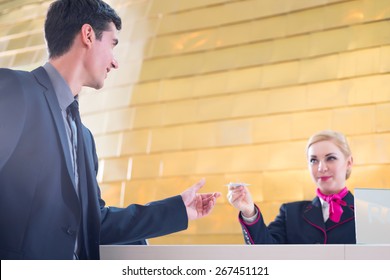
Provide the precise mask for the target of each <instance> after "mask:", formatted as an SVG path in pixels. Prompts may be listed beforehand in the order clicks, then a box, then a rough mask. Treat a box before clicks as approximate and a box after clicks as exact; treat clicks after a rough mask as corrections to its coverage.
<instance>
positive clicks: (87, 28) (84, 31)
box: [81, 23, 95, 47]
mask: <svg viewBox="0 0 390 280" xmlns="http://www.w3.org/2000/svg"><path fill="white" fill-rule="evenodd" d="M81 38H82V42H83V43H84V44H85V45H86V46H88V47H90V46H92V43H93V42H94V40H95V31H94V30H93V28H92V26H91V25H89V24H87V23H86V24H84V25H83V26H82V27H81Z"/></svg>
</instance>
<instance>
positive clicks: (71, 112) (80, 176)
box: [66, 100, 87, 195]
mask: <svg viewBox="0 0 390 280" xmlns="http://www.w3.org/2000/svg"><path fill="white" fill-rule="evenodd" d="M66 111H67V113H68V116H70V117H71V118H72V120H73V121H74V123H72V122H70V127H71V130H72V145H73V147H72V149H75V150H76V154H75V155H74V160H75V169H76V172H75V173H76V174H75V179H76V186H78V195H79V194H80V193H81V191H80V189H84V190H85V189H86V188H87V183H86V169H85V156H84V141H83V130H82V124H81V119H80V113H79V103H78V101H77V100H75V101H73V102H72V104H70V105H69V106H68V108H67V110H66ZM74 124H75V125H76V127H74ZM76 135H77V137H76Z"/></svg>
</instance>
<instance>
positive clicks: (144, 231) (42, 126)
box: [0, 67, 188, 259]
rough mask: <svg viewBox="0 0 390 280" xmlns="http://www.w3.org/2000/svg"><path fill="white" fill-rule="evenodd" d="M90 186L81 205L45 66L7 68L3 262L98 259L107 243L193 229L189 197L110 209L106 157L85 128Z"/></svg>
mask: <svg viewBox="0 0 390 280" xmlns="http://www.w3.org/2000/svg"><path fill="white" fill-rule="evenodd" d="M83 136H84V146H85V150H86V152H85V159H86V165H87V180H88V188H87V189H81V190H80V194H81V201H79V198H78V196H77V195H76V192H75V188H74V178H73V176H72V171H71V170H72V169H71V158H70V154H69V147H68V142H67V135H66V131H65V126H64V121H63V117H62V115H61V109H60V107H59V104H58V101H57V97H56V94H55V92H54V90H53V86H52V84H51V82H50V79H49V77H48V75H47V73H46V71H45V70H44V68H43V67H39V68H37V69H35V70H34V71H32V72H24V71H14V70H10V69H0V259H72V258H73V249H74V246H75V241H76V236H77V234H78V235H79V236H81V237H82V238H81V240H79V247H80V250H81V251H80V258H83V259H98V258H99V245H100V244H124V243H131V242H136V241H137V240H140V239H145V238H152V237H156V236H161V235H165V234H169V233H172V232H176V231H180V230H183V229H186V228H187V225H188V218H187V212H186V209H185V205H184V203H183V200H182V198H181V196H175V197H171V198H168V199H165V200H161V201H156V202H153V203H150V204H148V205H147V206H143V205H130V206H128V207H127V208H115V207H106V206H105V202H104V201H103V200H102V199H101V196H100V189H99V186H98V183H97V181H96V174H97V169H98V159H97V155H96V151H95V143H94V139H93V137H92V134H91V132H90V131H89V130H88V129H87V128H86V127H83Z"/></svg>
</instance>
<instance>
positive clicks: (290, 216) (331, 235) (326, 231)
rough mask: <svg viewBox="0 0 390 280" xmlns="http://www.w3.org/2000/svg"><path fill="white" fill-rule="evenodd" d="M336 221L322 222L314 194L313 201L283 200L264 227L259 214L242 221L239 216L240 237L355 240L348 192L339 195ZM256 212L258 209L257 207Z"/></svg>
mask: <svg viewBox="0 0 390 280" xmlns="http://www.w3.org/2000/svg"><path fill="white" fill-rule="evenodd" d="M343 200H344V201H346V202H347V205H346V206H343V207H342V208H343V214H342V216H341V219H340V222H338V223H335V222H333V221H331V220H330V219H328V221H327V222H326V223H324V218H323V216H322V208H321V202H320V200H319V198H318V197H316V198H315V199H314V200H313V201H299V202H292V203H286V204H283V205H282V206H281V208H280V212H279V215H278V216H277V217H276V219H275V220H274V221H273V222H271V223H270V224H269V225H268V227H267V226H266V225H265V224H264V220H263V217H262V215H261V213H260V215H259V218H258V219H257V220H256V221H254V222H253V223H251V224H246V223H245V222H244V221H243V220H242V217H241V216H240V217H239V220H240V223H241V226H242V230H243V234H244V239H245V242H246V243H247V244H355V243H356V237H355V216H354V206H353V205H354V199H353V195H352V194H351V193H348V194H347V195H346V196H345V198H344V199H343ZM259 212H260V211H259Z"/></svg>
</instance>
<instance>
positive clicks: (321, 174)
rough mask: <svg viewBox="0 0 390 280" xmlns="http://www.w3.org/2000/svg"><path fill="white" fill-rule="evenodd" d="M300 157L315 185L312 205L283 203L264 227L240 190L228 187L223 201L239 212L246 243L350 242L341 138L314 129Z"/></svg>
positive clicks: (348, 164)
mask: <svg viewBox="0 0 390 280" xmlns="http://www.w3.org/2000/svg"><path fill="white" fill-rule="evenodd" d="M306 156H307V162H308V168H309V171H310V174H311V178H312V180H313V182H314V184H315V186H316V189H315V192H314V193H315V195H316V196H315V198H314V199H313V200H312V201H297V202H291V203H285V204H283V205H282V206H281V207H280V212H279V215H278V216H277V217H276V218H275V220H274V221H273V222H271V223H270V224H269V225H268V226H266V225H265V223H264V220H263V217H262V214H261V210H260V208H259V207H258V206H256V205H255V204H254V203H253V200H252V197H251V194H250V193H249V191H248V188H247V187H245V186H239V187H235V188H234V187H229V192H228V199H229V202H230V203H231V204H232V205H233V206H234V207H235V208H237V209H238V210H240V214H239V221H240V224H241V226H242V229H243V234H244V239H245V242H246V243H247V244H355V243H356V238H355V219H354V208H353V207H354V206H353V205H354V198H353V195H352V194H351V192H349V191H348V189H347V187H346V180H347V179H348V178H349V176H350V174H351V168H352V164H353V159H352V154H351V150H350V148H349V145H348V142H347V140H346V138H345V136H344V135H343V134H341V133H339V132H335V131H331V130H326V131H320V132H318V133H316V134H314V135H313V136H312V137H310V139H309V141H308V143H307V146H306Z"/></svg>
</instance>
